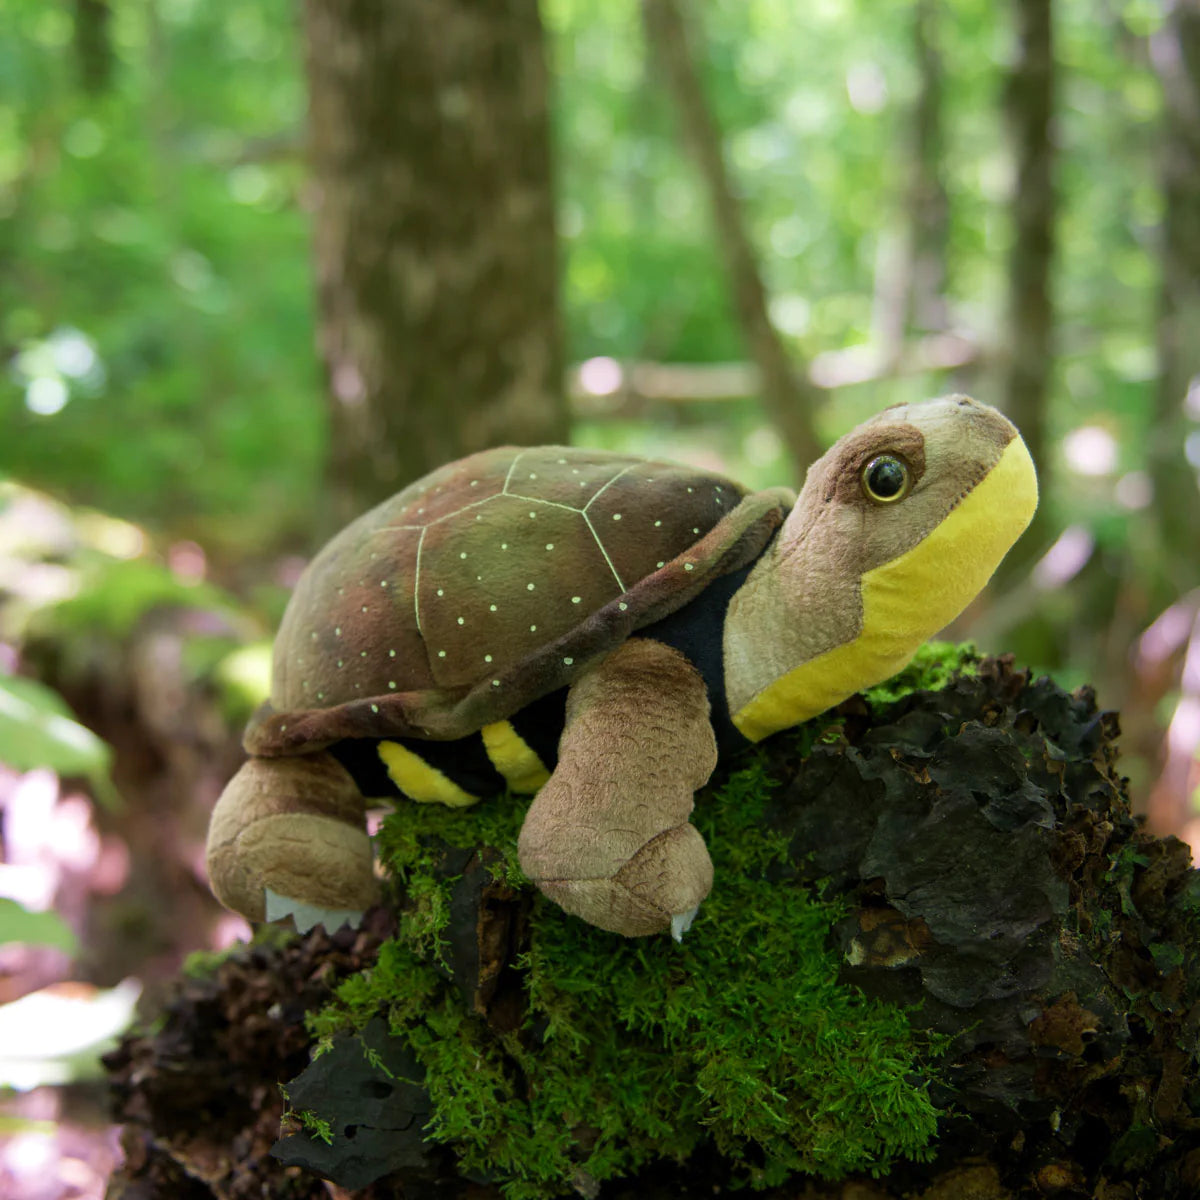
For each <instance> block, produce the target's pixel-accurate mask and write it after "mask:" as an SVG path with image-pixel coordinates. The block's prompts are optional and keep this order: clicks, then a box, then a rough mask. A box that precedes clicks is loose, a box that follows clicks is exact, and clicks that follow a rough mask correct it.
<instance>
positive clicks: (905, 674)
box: [863, 642, 979, 708]
mask: <svg viewBox="0 0 1200 1200" xmlns="http://www.w3.org/2000/svg"><path fill="white" fill-rule="evenodd" d="M978 671H979V654H978V652H977V651H976V649H975V647H974V646H973V645H972V644H971V643H970V642H963V643H961V644H957V643H954V642H926V643H925V644H924V645H923V646H922V647H921V648H920V649H919V650H918V651H917V652H916V654H914V655H913V658H912V661H911V662H910V663H909V664H908V666H906V667H905V668H904V670H903V671H901V672H899V674H897V675H893V676H892V678H891V679H888V680H885V681H884V682H883V683H881V684H879V685H877V686H876V687H873V688H868V689H867V690H866V691H865V692H864V693H863V695H865V696H866V698H867V702H868V703H869V704H870V705H871V706H872V707H875V708H878V707H880V706H882V705H884V704H891V703H893V702H894V701H896V700H899V699H900V698H901V697H902V696H907V695H908V693H909V692H918V691H920V692H936V691H939V690H940V689H942V688H944V687H946V686H947V685H948V684H949V683H950V682H951V681H952V680H953V679H955V678H956V677H957V676H959V675H975V674H977V673H978Z"/></svg>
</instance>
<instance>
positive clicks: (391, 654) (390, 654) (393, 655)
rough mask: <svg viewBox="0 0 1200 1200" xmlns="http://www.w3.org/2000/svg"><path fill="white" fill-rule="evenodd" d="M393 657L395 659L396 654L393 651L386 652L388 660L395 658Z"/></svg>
mask: <svg viewBox="0 0 1200 1200" xmlns="http://www.w3.org/2000/svg"><path fill="white" fill-rule="evenodd" d="M395 657H396V652H395V650H389V651H388V658H395Z"/></svg>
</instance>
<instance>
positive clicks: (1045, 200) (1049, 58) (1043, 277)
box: [1001, 0, 1057, 578]
mask: <svg viewBox="0 0 1200 1200" xmlns="http://www.w3.org/2000/svg"><path fill="white" fill-rule="evenodd" d="M1012 11H1013V15H1014V18H1015V22H1016V52H1015V56H1014V60H1013V64H1012V67H1011V69H1010V72H1009V75H1008V79H1007V81H1006V95H1005V111H1006V115H1007V117H1008V122H1009V127H1010V131H1011V137H1012V144H1013V153H1014V156H1015V176H1014V187H1013V194H1012V239H1013V240H1012V249H1011V251H1010V252H1009V258H1008V362H1007V366H1006V369H1005V375H1004V381H1003V388H1002V401H1001V407H1002V408H1003V409H1004V410H1005V412H1006V413H1007V414H1008V415H1009V417H1011V418H1012V420H1013V422H1014V423H1015V424H1016V425H1017V427H1018V428H1019V429H1020V430H1021V435H1022V437H1024V439H1025V444H1026V445H1027V446H1028V447H1029V452H1030V454H1031V455H1032V456H1033V461H1034V462H1035V463H1036V464H1037V468H1038V472H1039V474H1040V475H1041V477H1042V480H1043V486H1044V484H1045V482H1046V479H1047V476H1048V473H1049V469H1050V461H1049V455H1048V453H1047V449H1048V448H1047V446H1046V413H1047V408H1048V405H1049V400H1050V381H1051V374H1052V369H1053V354H1054V307H1053V300H1052V296H1051V286H1052V283H1051V275H1052V268H1053V263H1054V227H1055V219H1056V215H1057V196H1056V192H1055V184H1054V173H1055V157H1056V155H1055V145H1054V131H1053V121H1054V105H1055V64H1054V28H1053V3H1052V0H1013V7H1012ZM1047 540H1048V535H1046V534H1045V533H1044V532H1043V529H1042V525H1041V522H1040V521H1038V520H1035V522H1034V527H1033V530H1032V531H1031V533H1030V534H1027V535H1026V536H1025V538H1024V539H1023V540H1022V543H1021V546H1020V547H1018V550H1017V553H1015V554H1012V555H1009V557H1008V559H1007V560H1006V562H1005V564H1004V566H1003V567H1002V568H1001V575H1002V576H1007V577H1008V578H1013V577H1015V576H1016V575H1018V574H1020V573H1022V572H1023V571H1024V570H1026V569H1027V568H1028V565H1029V562H1030V561H1031V559H1032V557H1033V556H1034V555H1036V554H1037V553H1038V552H1039V551H1040V550H1044V549H1045V543H1046V541H1047Z"/></svg>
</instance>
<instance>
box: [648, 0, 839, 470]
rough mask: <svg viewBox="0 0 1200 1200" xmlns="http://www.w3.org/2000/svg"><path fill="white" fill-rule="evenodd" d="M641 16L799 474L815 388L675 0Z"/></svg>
mask: <svg viewBox="0 0 1200 1200" xmlns="http://www.w3.org/2000/svg"><path fill="white" fill-rule="evenodd" d="M642 14H643V17H644V20H645V28H646V40H647V44H648V47H649V50H650V53H651V55H652V56H653V60H654V62H655V64H656V65H657V66H658V67H660V68H661V70H662V72H663V79H664V82H665V84H666V86H667V88H668V89H669V90H670V92H671V96H672V99H673V101H674V104H675V107H676V109H677V111H678V118H679V123H680V127H681V129H682V132H683V138H684V141H685V143H686V144H687V148H688V150H689V151H690V153H691V154H692V156H693V158H694V159H695V160H696V166H697V168H698V170H699V172H700V176H701V178H702V180H703V183H704V187H705V190H706V191H707V193H708V200H709V206H710V207H711V209H712V214H713V225H714V227H715V230H716V235H717V241H718V244H719V247H720V251H721V254H722V257H723V258H724V260H725V269H726V272H727V274H728V276H729V284H730V288H731V290H732V292H733V305H734V311H735V313H736V315H737V319H738V322H739V324H740V325H741V329H742V336H743V338H744V339H745V342H746V348H747V350H748V352H749V354H750V356H751V358H753V360H754V362H755V363H756V364H757V366H758V369H759V372H760V374H761V381H762V382H761V386H762V399H763V405H764V407H765V408H766V410H767V415H768V416H769V417H770V419H771V421H772V423H773V424H774V425H775V428H776V429H777V430H778V432H779V435H780V437H781V438H782V439H783V442H784V445H785V446H786V447H787V449H788V452H789V454H790V455H791V457H792V459H793V461H794V462H795V463H796V466H797V469H798V472H800V473H802V472H803V471H804V469H805V468H806V467H807V466H808V464H809V463H811V462H812V461H813V460H814V459H816V458H817V457H819V455H820V453H821V449H822V447H821V442H820V439H819V438H818V436H817V432H816V427H815V424H814V414H815V412H816V409H817V404H818V395H817V392H816V390H815V389H814V388H813V387H812V386H811V385H809V383H808V382H807V379H806V378H805V375H804V367H803V364H796V363H793V362H792V361H791V359H790V358H789V356H788V351H787V349H786V348H785V347H784V345H783V342H782V340H781V339H780V336H779V332H778V330H776V328H775V326H774V324H773V323H772V321H771V316H770V312H769V311H768V308H767V291H766V287H765V286H764V284H763V280H762V273H761V271H760V269H759V265H758V257H757V255H756V253H755V251H754V247H753V245H752V244H751V241H750V235H749V233H748V232H747V230H746V223H745V219H744V217H743V215H742V210H741V205H740V204H739V202H738V198H737V196H736V194H735V192H734V187H733V183H732V181H731V180H730V178H729V170H728V168H727V166H726V163H725V156H724V153H723V151H722V148H721V134H720V131H719V129H718V128H717V125H716V122H715V120H714V119H713V115H712V111H711V109H710V108H709V105H708V101H707V99H706V98H705V95H704V89H703V86H702V84H701V81H700V77H699V74H698V72H697V70H696V63H695V57H694V53H693V51H692V49H691V48H690V45H689V37H688V30H687V26H686V24H685V22H684V20H683V16H682V14H681V13H680V10H679V6H678V4H677V3H676V2H675V0H643V2H642Z"/></svg>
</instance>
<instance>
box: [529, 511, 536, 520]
mask: <svg viewBox="0 0 1200 1200" xmlns="http://www.w3.org/2000/svg"><path fill="white" fill-rule="evenodd" d="M536 516H537V513H535V512H531V513H530V514H529V519H530V520H531V521H532V520H533V518H534V517H536Z"/></svg>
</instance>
